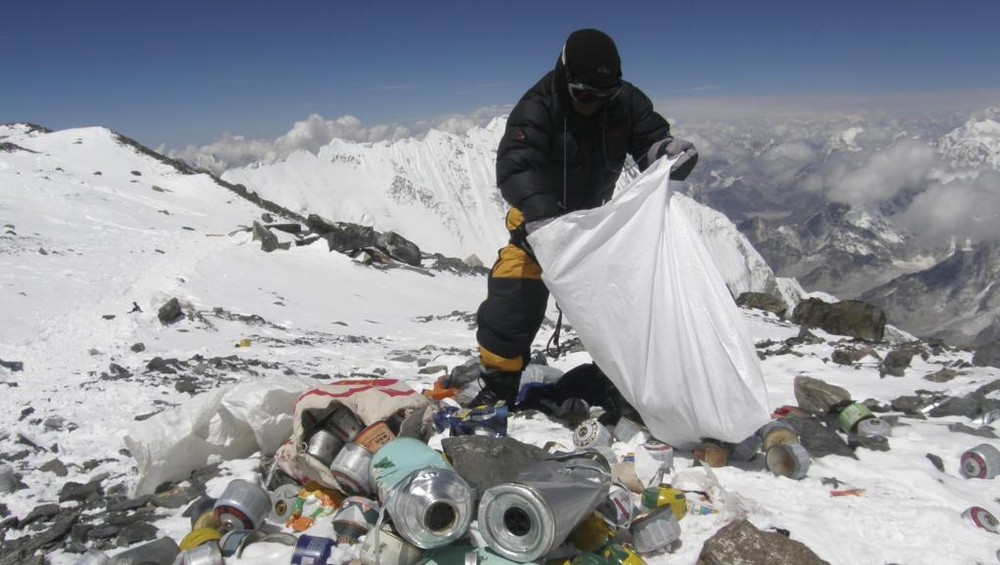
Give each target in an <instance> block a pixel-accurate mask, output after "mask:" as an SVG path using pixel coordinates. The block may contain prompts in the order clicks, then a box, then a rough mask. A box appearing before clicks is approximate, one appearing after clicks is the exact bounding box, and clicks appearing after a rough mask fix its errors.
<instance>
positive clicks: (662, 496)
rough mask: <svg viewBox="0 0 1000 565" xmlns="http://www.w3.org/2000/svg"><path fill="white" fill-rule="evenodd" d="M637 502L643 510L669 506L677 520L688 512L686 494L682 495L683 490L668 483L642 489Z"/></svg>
mask: <svg viewBox="0 0 1000 565" xmlns="http://www.w3.org/2000/svg"><path fill="white" fill-rule="evenodd" d="M639 502H640V504H641V505H642V508H643V509H645V510H655V509H657V508H663V507H667V508H670V511H671V513H673V515H674V517H675V518H677V519H678V520H680V519H681V518H683V517H684V516H685V515H687V512H688V502H687V496H685V495H684V491H681V490H677V489H675V488H673V487H671V486H668V485H660V486H658V487H649V488H647V489H644V490H643V491H642V494H641V496H640V497H639Z"/></svg>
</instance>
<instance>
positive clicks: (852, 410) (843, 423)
mask: <svg viewBox="0 0 1000 565" xmlns="http://www.w3.org/2000/svg"><path fill="white" fill-rule="evenodd" d="M874 417H875V415H874V414H872V411H871V410H869V409H868V407H867V406H865V405H864V404H860V403H858V402H852V403H850V404H848V405H847V406H845V407H844V409H843V410H841V411H840V413H839V414H837V424H838V425H839V426H840V429H841V430H843V432H844V433H845V434H850V433H854V430H855V427H856V426H857V425H858V423H859V422H861V421H862V420H865V419H867V418H874Z"/></svg>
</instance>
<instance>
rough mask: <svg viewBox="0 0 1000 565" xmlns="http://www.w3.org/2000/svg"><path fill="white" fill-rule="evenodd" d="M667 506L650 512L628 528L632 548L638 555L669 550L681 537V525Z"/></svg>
mask: <svg viewBox="0 0 1000 565" xmlns="http://www.w3.org/2000/svg"><path fill="white" fill-rule="evenodd" d="M670 510H671V509H670V507H669V506H661V507H659V508H654V509H653V510H650V511H649V512H648V513H647V514H644V515H642V516H639V517H638V518H636V519H635V520H634V521H633V522H632V525H631V526H629V532H631V534H632V546H633V547H634V548H635V550H636V552H638V553H640V554H643V555H645V554H650V553H659V552H661V551H664V550H666V549H669V548H670V547H671V546H672V545H673V544H674V542H676V541H677V540H678V539H680V537H681V524H680V522H678V521H677V517H676V516H674V513H673V512H671V511H670Z"/></svg>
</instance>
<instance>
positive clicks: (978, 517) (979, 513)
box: [962, 506, 1000, 534]
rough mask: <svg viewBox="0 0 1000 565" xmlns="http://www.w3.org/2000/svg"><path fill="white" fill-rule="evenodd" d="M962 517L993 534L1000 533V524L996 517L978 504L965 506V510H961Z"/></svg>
mask: <svg viewBox="0 0 1000 565" xmlns="http://www.w3.org/2000/svg"><path fill="white" fill-rule="evenodd" d="M962 517H963V518H966V519H968V520H971V521H972V523H973V524H975V525H976V527H977V528H982V529H984V530H986V531H988V532H993V533H994V534H998V533H1000V524H998V522H997V517H996V516H994V515H993V514H990V512H989V511H988V510H986V509H985V508H982V507H980V506H972V507H970V508H966V509H965V512H962Z"/></svg>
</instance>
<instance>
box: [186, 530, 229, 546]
mask: <svg viewBox="0 0 1000 565" xmlns="http://www.w3.org/2000/svg"><path fill="white" fill-rule="evenodd" d="M220 539H222V533H221V532H219V530H217V529H215V528H198V529H195V530H191V531H190V532H189V533H188V535H186V536H184V539H182V540H181V543H180V545H179V546H178V547H180V548H181V551H190V550H192V549H194V548H196V547H198V546H199V545H203V544H206V543H208V542H217V541H219V540H220Z"/></svg>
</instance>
